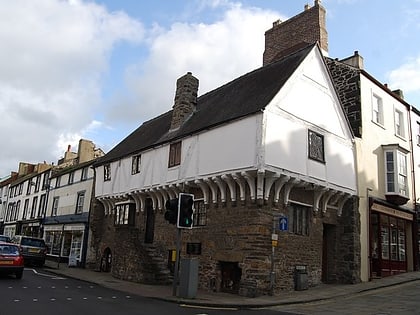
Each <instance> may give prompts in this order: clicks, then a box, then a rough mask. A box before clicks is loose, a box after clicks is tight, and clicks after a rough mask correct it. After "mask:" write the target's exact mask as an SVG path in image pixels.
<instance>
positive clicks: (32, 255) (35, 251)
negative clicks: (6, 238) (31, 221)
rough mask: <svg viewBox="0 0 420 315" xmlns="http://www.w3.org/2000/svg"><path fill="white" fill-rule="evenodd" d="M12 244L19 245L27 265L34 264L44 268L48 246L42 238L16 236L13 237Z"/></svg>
mask: <svg viewBox="0 0 420 315" xmlns="http://www.w3.org/2000/svg"><path fill="white" fill-rule="evenodd" d="M12 242H13V243H15V244H17V245H19V246H20V248H21V252H22V255H23V258H24V259H25V264H34V265H37V266H40V267H42V266H43V265H44V263H45V258H46V256H47V246H46V245H45V241H44V239H42V238H38V237H32V236H24V235H15V236H13V237H12Z"/></svg>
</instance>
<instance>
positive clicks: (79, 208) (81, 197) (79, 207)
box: [75, 191, 85, 214]
mask: <svg viewBox="0 0 420 315" xmlns="http://www.w3.org/2000/svg"><path fill="white" fill-rule="evenodd" d="M84 203H85V192H84V191H80V192H78V193H77V200H76V211H75V213H76V214H81V213H82V212H83V205H84Z"/></svg>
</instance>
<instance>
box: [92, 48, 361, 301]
mask: <svg viewBox="0 0 420 315" xmlns="http://www.w3.org/2000/svg"><path fill="white" fill-rule="evenodd" d="M197 93H198V80H197V79H196V78H195V77H193V76H192V74H191V73H187V74H186V75H184V76H183V77H181V78H179V79H178V81H177V90H176V94H175V102H174V106H173V109H172V110H171V111H169V112H166V113H164V114H162V115H161V116H158V117H156V118H154V119H152V120H150V121H147V122H145V123H144V124H143V125H141V126H140V127H139V128H138V129H137V130H135V131H134V132H133V133H132V134H130V135H129V136H128V137H127V138H125V139H124V140H123V141H122V142H121V143H119V144H118V145H117V146H116V147H114V148H113V149H112V150H111V151H110V152H109V153H108V154H106V155H105V156H104V157H103V158H101V159H100V160H98V161H97V162H96V163H95V164H94V168H95V173H96V184H95V185H96V186H95V196H96V198H97V200H98V201H99V203H98V204H97V206H96V207H95V209H94V210H93V211H92V213H91V219H90V223H91V231H92V244H93V245H94V246H95V248H94V251H95V252H96V260H95V261H92V262H91V263H92V264H95V265H96V267H97V268H98V267H99V266H100V265H101V266H102V268H103V269H106V270H110V271H111V272H112V274H113V275H114V276H115V277H118V278H123V279H129V280H133V281H139V282H158V281H164V280H165V277H166V276H167V274H168V272H167V269H168V267H170V264H168V263H167V262H168V261H170V258H171V253H172V251H173V250H174V249H175V238H176V237H175V236H176V228H175V227H174V226H172V225H169V224H168V223H167V222H166V221H165V219H164V212H165V209H164V205H165V201H166V200H168V199H170V198H174V197H176V196H177V195H178V194H179V193H180V192H187V193H192V194H194V196H195V209H196V212H195V223H194V227H195V228H194V229H192V230H191V231H188V232H184V233H183V246H182V251H181V255H182V256H183V257H185V256H186V255H187V244H188V243H194V244H199V247H200V248H201V251H199V252H194V253H191V252H189V253H190V254H188V255H189V256H190V257H197V258H198V259H199V265H200V268H199V285H200V287H201V288H204V289H208V290H221V291H227V292H235V293H239V294H241V295H259V294H269V293H274V294H276V293H278V292H280V291H281V290H289V289H292V288H293V287H294V271H295V268H296V266H304V267H305V268H306V270H307V273H308V280H309V285H317V284H319V283H321V282H322V281H324V282H340V283H353V282H358V281H360V275H359V270H360V257H359V256H360V240H359V228H360V226H359V218H358V212H357V207H358V200H357V198H355V197H354V196H355V195H356V179H355V166H354V146H353V139H352V133H351V130H350V127H349V124H348V121H347V119H346V117H345V115H344V112H343V109H342V107H341V104H340V102H339V99H338V96H337V94H336V92H335V89H334V86H333V83H332V81H331V79H330V76H329V73H328V70H327V67H326V64H325V61H324V58H323V55H322V52H321V49H320V48H319V46H318V45H317V44H310V45H306V46H305V47H303V48H301V49H298V50H297V51H295V52H294V53H291V54H288V55H285V56H283V57H280V58H278V61H275V62H272V63H270V64H268V65H266V66H263V67H261V68H259V69H257V70H255V71H253V72H250V73H248V74H245V75H244V76H241V77H239V78H237V79H236V80H234V81H232V82H230V83H227V84H226V85H223V86H221V87H219V88H218V89H215V90H213V91H211V92H209V93H207V94H204V95H202V96H200V97H198V98H197ZM279 217H287V218H288V230H287V231H279V230H278V228H279V224H278V219H279ZM272 234H276V235H278V244H279V248H275V249H274V251H272ZM273 276H274V278H272V277H273Z"/></svg>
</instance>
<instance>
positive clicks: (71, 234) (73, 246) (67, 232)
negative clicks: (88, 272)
mask: <svg viewBox="0 0 420 315" xmlns="http://www.w3.org/2000/svg"><path fill="white" fill-rule="evenodd" d="M84 235H85V225H84V224H57V225H47V226H45V227H44V239H45V243H46V244H47V246H48V252H47V255H48V256H49V257H50V258H51V259H53V260H59V261H60V262H66V263H68V264H69V266H71V267H76V266H80V265H81V264H82V263H83V257H82V256H83V255H82V248H83V245H84Z"/></svg>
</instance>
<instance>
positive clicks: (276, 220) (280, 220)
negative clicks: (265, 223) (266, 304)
mask: <svg viewBox="0 0 420 315" xmlns="http://www.w3.org/2000/svg"><path fill="white" fill-rule="evenodd" d="M277 224H278V228H277ZM277 230H280V231H288V230H289V226H288V220H287V217H286V216H284V215H283V214H281V215H279V214H277V215H274V216H273V231H272V234H271V272H270V295H273V290H274V282H275V278H276V274H275V272H274V256H275V248H276V247H278V246H279V235H278V234H277V233H276V232H277Z"/></svg>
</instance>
